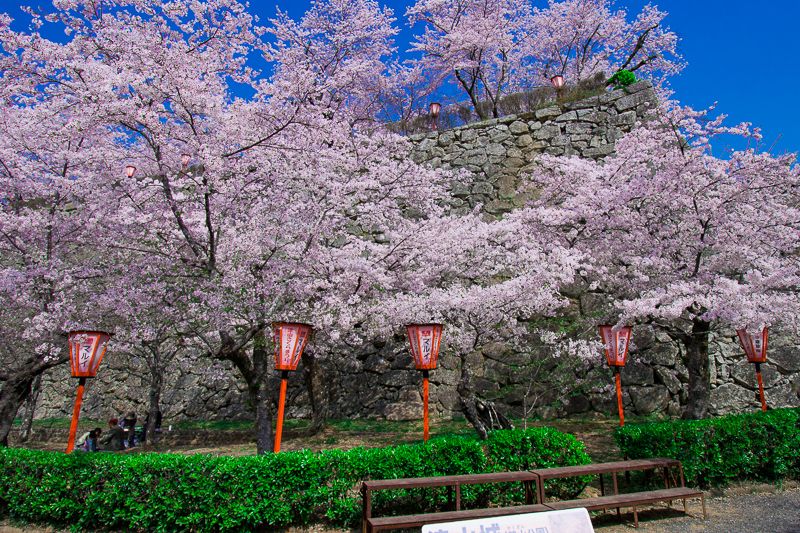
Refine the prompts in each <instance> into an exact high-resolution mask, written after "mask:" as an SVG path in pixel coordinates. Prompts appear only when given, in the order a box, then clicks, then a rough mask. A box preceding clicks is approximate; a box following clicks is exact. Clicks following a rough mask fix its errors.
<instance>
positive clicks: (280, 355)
mask: <svg viewBox="0 0 800 533" xmlns="http://www.w3.org/2000/svg"><path fill="white" fill-rule="evenodd" d="M272 330H273V333H274V335H275V369H276V370H280V371H281V393H280V399H279V400H278V421H277V424H276V426H275V446H274V448H273V449H274V450H275V452H276V453H277V452H279V451H281V435H282V433H283V411H284V409H285V407H286V386H287V384H288V380H289V371H294V370H297V365H298V364H299V363H300V357H301V356H302V355H303V350H304V349H305V347H306V344H307V343H308V338H309V337H310V336H311V331H312V330H313V328H312V327H311V326H310V325H308V324H300V323H298V322H275V323H273V324H272Z"/></svg>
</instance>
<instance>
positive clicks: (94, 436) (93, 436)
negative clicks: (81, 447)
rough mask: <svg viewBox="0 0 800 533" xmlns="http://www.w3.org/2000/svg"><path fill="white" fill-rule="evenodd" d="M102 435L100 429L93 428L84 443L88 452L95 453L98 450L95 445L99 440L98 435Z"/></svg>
mask: <svg viewBox="0 0 800 533" xmlns="http://www.w3.org/2000/svg"><path fill="white" fill-rule="evenodd" d="M102 433H103V430H102V429H100V428H94V429H93V430H92V431H91V432H90V435H89V438H88V439H86V443H87V445H88V448H89V450H88V451H90V452H96V451H98V450H99V449H100V447H99V446H98V445H97V441H99V440H100V435H101V434H102Z"/></svg>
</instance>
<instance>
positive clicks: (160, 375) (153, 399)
mask: <svg viewBox="0 0 800 533" xmlns="http://www.w3.org/2000/svg"><path fill="white" fill-rule="evenodd" d="M163 386H164V369H163V368H162V367H161V366H160V365H155V366H153V368H151V369H150V392H149V394H148V402H147V423H146V425H145V428H144V434H145V435H146V440H147V441H148V442H149V443H152V444H155V442H156V424H158V423H159V422H160V420H159V418H160V416H159V414H160V413H161V389H162V388H163Z"/></svg>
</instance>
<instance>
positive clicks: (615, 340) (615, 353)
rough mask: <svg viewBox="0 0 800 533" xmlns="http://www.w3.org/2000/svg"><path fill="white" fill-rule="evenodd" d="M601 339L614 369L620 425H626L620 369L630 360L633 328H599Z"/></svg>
mask: <svg viewBox="0 0 800 533" xmlns="http://www.w3.org/2000/svg"><path fill="white" fill-rule="evenodd" d="M599 329H600V337H601V338H602V339H603V344H604V345H605V350H606V360H607V361H608V366H610V367H613V368H614V380H615V381H616V385H617V412H619V425H620V426H624V425H625V412H624V411H623V409H622V378H621V376H620V368H622V367H623V366H625V362H626V360H627V359H628V347H629V346H630V344H631V333H632V332H633V328H632V327H631V326H622V327H621V328H618V329H615V328H614V326H609V325H602V326H599Z"/></svg>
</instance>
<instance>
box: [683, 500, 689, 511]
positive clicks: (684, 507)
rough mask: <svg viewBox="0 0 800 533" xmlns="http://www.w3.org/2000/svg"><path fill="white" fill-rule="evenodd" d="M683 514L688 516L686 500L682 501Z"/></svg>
mask: <svg viewBox="0 0 800 533" xmlns="http://www.w3.org/2000/svg"><path fill="white" fill-rule="evenodd" d="M683 512H684V513H685V514H689V507H688V506H687V505H686V498H684V499H683Z"/></svg>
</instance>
